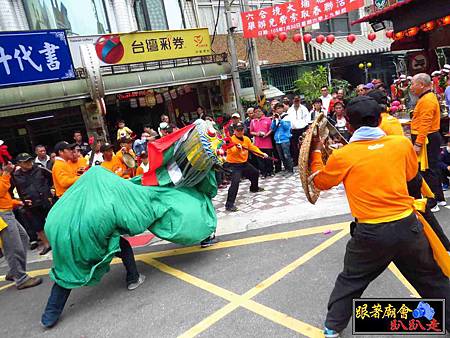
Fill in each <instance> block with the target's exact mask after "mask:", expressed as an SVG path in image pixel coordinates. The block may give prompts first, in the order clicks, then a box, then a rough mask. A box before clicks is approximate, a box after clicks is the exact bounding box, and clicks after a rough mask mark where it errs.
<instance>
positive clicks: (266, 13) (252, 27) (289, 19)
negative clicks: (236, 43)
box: [241, 0, 364, 38]
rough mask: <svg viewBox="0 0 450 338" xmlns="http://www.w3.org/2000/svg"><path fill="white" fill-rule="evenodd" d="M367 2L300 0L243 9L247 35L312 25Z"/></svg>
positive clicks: (264, 34)
mask: <svg viewBox="0 0 450 338" xmlns="http://www.w3.org/2000/svg"><path fill="white" fill-rule="evenodd" d="M363 6H364V0H296V1H292V2H286V3H284V4H280V5H276V6H272V7H264V8H261V9H258V10H255V11H250V12H242V13H241V18H242V27H243V29H244V38H257V37H262V36H266V35H267V34H269V33H272V34H277V33H280V32H287V31H290V30H293V29H300V28H302V27H306V26H311V25H313V24H316V23H319V22H322V21H325V20H328V19H332V18H334V17H336V16H339V15H342V14H345V13H348V12H350V11H353V10H355V9H358V8H360V7H363Z"/></svg>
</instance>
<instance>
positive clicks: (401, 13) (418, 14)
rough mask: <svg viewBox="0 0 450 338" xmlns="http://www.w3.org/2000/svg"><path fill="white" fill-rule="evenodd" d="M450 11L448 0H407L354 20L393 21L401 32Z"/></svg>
mask: <svg viewBox="0 0 450 338" xmlns="http://www.w3.org/2000/svg"><path fill="white" fill-rule="evenodd" d="M449 13H450V6H449V3H448V0H405V1H402V2H397V3H396V4H394V5H392V6H389V7H387V8H385V9H383V10H381V11H376V12H374V13H372V14H369V15H367V16H365V17H363V18H361V19H359V20H356V21H354V22H352V24H357V23H361V22H381V21H385V20H388V21H392V24H393V26H394V31H396V32H401V31H404V30H405V29H408V28H410V27H414V26H419V25H421V24H423V23H425V22H428V21H431V20H436V19H439V18H441V17H444V16H446V15H448V14H449Z"/></svg>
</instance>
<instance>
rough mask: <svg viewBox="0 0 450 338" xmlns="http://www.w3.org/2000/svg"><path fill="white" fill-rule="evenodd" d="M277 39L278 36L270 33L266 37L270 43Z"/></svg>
mask: <svg viewBox="0 0 450 338" xmlns="http://www.w3.org/2000/svg"><path fill="white" fill-rule="evenodd" d="M276 37H277V36H276V35H275V34H273V33H269V34H267V35H266V38H267V40H269V41H273V40H275V38H276Z"/></svg>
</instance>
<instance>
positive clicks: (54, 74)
mask: <svg viewBox="0 0 450 338" xmlns="http://www.w3.org/2000/svg"><path fill="white" fill-rule="evenodd" d="M74 78H75V72H74V67H73V64H72V58H71V56H70V50H69V46H68V44H67V38H66V33H65V31H64V30H48V31H28V32H1V33H0V87H7V86H19V85H23V84H32V83H38V82H48V81H60V80H69V79H74Z"/></svg>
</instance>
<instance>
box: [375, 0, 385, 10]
mask: <svg viewBox="0 0 450 338" xmlns="http://www.w3.org/2000/svg"><path fill="white" fill-rule="evenodd" d="M373 2H374V4H375V7H376V8H377V9H383V8H384V7H386V5H387V4H388V0H374V1H373Z"/></svg>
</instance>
